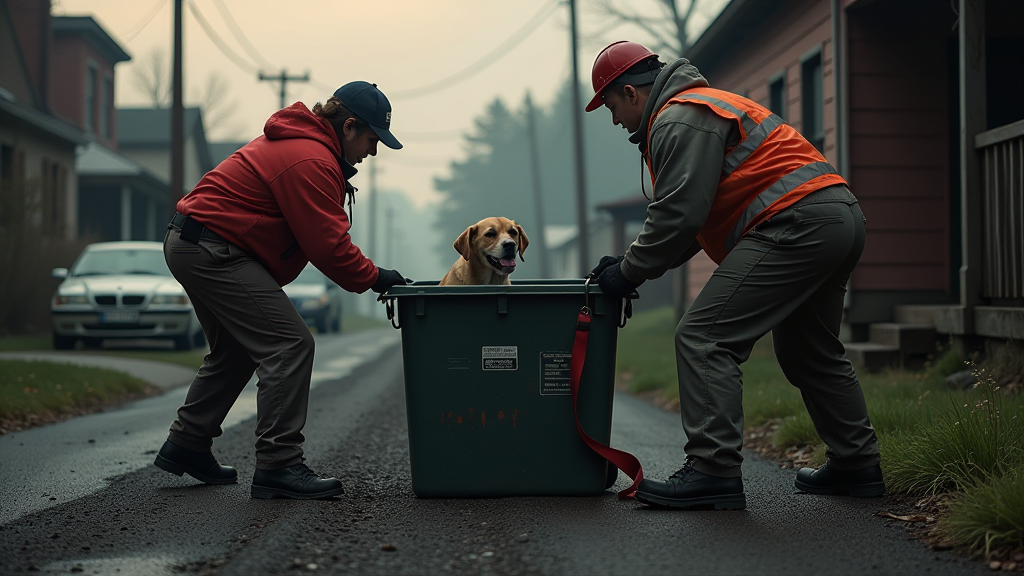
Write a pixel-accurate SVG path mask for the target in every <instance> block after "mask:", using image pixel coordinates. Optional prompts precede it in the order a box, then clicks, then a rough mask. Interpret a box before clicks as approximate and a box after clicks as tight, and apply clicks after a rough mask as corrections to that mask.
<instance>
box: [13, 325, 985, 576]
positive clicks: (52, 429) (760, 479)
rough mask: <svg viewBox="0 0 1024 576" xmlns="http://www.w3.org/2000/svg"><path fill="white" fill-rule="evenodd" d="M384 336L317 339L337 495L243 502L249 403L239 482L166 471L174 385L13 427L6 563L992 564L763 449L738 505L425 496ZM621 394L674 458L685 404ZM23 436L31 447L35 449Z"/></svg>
mask: <svg viewBox="0 0 1024 576" xmlns="http://www.w3.org/2000/svg"><path fill="white" fill-rule="evenodd" d="M372 334H377V333H367V334H363V335H361V336H360V335H343V336H341V337H334V338H331V337H326V338H323V339H320V340H318V352H317V354H318V358H322V359H323V360H318V362H323V363H318V367H317V370H318V373H319V374H320V375H321V376H324V375H326V374H327V373H329V372H330V370H327V369H326V367H327V363H329V362H335V363H340V364H335V366H341V365H344V366H345V369H344V370H343V371H344V372H345V373H344V374H342V375H340V376H338V377H337V378H335V379H321V380H319V382H320V385H319V386H317V387H316V388H315V389H314V390H313V392H312V394H311V399H310V412H309V420H308V423H307V425H306V429H305V434H306V438H307V442H306V455H307V463H308V464H309V465H310V466H311V467H312V468H313V469H314V470H316V471H318V472H321V473H323V474H330V475H336V476H337V477H339V478H341V479H342V480H343V481H344V482H345V486H346V494H345V495H344V496H342V497H340V498H337V499H334V500H330V501H285V500H270V501H266V500H252V499H250V498H249V496H248V488H249V480H250V479H251V476H252V473H253V468H254V462H253V454H252V444H253V428H254V422H253V419H252V417H251V415H250V416H245V415H244V411H243V412H241V413H239V414H236V416H235V420H236V422H235V423H234V425H232V426H231V427H229V428H227V429H226V432H225V434H224V436H223V437H222V438H220V439H218V440H217V441H216V444H215V447H214V449H215V452H216V454H217V456H218V457H219V458H220V460H221V461H222V462H226V463H230V464H232V465H235V466H236V467H238V470H239V483H238V484H237V485H228V486H203V485H199V484H197V483H195V482H194V481H191V480H190V479H188V478H187V477H186V478H185V479H182V478H178V477H176V476H173V475H170V474H167V473H166V472H163V471H161V470H158V469H156V468H155V467H153V466H152V465H151V464H150V463H151V461H152V458H153V453H154V451H155V450H156V449H158V448H159V444H160V442H161V441H162V439H163V437H164V435H165V434H166V427H167V425H168V424H169V422H170V418H172V417H173V411H174V408H175V407H176V406H177V402H180V396H179V395H180V394H183V391H172V392H170V393H168V394H166V395H165V396H162V397H160V398H152V399H148V400H145V401H142V402H138V403H136V404H135V405H133V406H130V407H127V408H125V409H124V410H121V411H117V412H109V413H106V414H100V415H95V416H90V417H86V418H81V419H77V420H73V421H69V422H64V423H61V424H57V425H54V426H49V427H46V428H41V429H38V430H30V431H26V432H21V433H16V434H10V435H7V436H4V437H0V462H3V466H2V469H3V472H0V481H2V486H3V488H2V492H3V494H4V496H3V498H2V499H0V504H2V508H0V513H2V520H0V574H20V573H28V572H33V573H36V572H43V573H62V574H66V573H69V572H82V573H84V574H181V573H205V574H224V575H236V574H237V575H249V574H295V573H301V572H307V573H328V574H382V575H383V574H387V575H391V574H410V575H412V574H417V575H418V574H550V575H562V574H586V575H602V574H637V575H640V574H686V573H697V574H786V575H790V574H794V573H796V574H924V573H928V574H982V573H986V572H987V570H986V569H985V568H984V567H983V566H982V565H981V564H979V563H971V562H968V561H966V560H964V559H962V558H960V557H958V556H956V555H954V554H952V553H950V552H935V551H932V550H929V549H927V548H925V547H924V546H922V545H921V544H920V543H919V542H917V541H913V540H909V539H908V538H907V535H906V533H905V532H904V531H903V529H902V527H899V526H895V525H892V524H890V523H889V521H886V520H882V519H880V518H878V517H875V516H873V513H874V512H876V511H878V510H881V509H883V508H884V501H882V500H858V499H851V498H845V497H819V496H812V495H807V494H800V493H797V492H796V491H795V490H794V488H793V476H794V474H795V473H794V472H793V471H789V470H783V469H780V468H779V467H778V466H777V465H775V464H772V463H770V462H764V461H758V460H756V459H754V458H753V457H750V458H748V460H747V461H746V463H745V464H744V479H745V485H746V493H747V502H748V504H747V509H746V510H745V511H719V512H715V511H684V512H680V511H664V510H655V509H650V508H647V507H644V506H643V505H640V504H638V503H636V502H635V501H631V500H630V501H623V500H618V499H617V498H616V497H615V492H614V490H618V489H621V488H623V487H625V486H626V484H627V483H626V480H625V477H624V476H622V475H620V478H619V481H618V483H617V484H616V486H615V487H614V488H613V489H612V490H610V491H608V492H606V493H605V494H604V495H602V496H597V497H576V498H564V497H543V498H524V497H519V498H498V499H421V498H417V497H416V496H415V495H414V494H413V492H412V488H411V475H410V468H409V445H408V434H407V424H406V411H405V409H406V407H405V396H404V391H403V373H402V363H401V348H400V347H399V346H398V345H397V339H396V338H394V337H391V339H390V340H389V339H388V337H382V338H383V340H377V341H375V340H374V338H373V337H371V335H372ZM359 346H363V347H364V348H363V349H362V351H361V352H360V353H359V354H352V353H351V350H352V348H354V347H356V348H357V347H359ZM370 348H372V350H370ZM346 351H347V352H346ZM339 374H340V372H339ZM160 402H164V403H165V404H164V405H159V403H160ZM150 404H153V406H151V405H150ZM614 411H615V413H614V420H613V422H614V424H613V444H614V445H615V446H617V447H620V448H623V449H626V450H630V451H632V452H633V453H634V454H636V455H637V456H638V457H639V458H640V460H641V461H642V462H643V463H644V466H645V472H646V474H647V476H649V477H664V476H667V475H668V474H670V473H671V472H673V471H674V470H675V469H676V468H678V466H679V465H680V463H681V461H682V452H681V446H682V443H683V442H682V441H683V437H682V431H681V427H680V424H679V421H678V417H677V415H675V414H671V413H666V412H664V411H661V410H660V409H657V408H655V407H652V406H650V405H648V404H646V403H645V402H643V401H640V400H637V399H635V398H632V397H630V396H627V395H617V396H616V398H615V409H614ZM122 413H123V414H122ZM136 413H137V414H136ZM130 414H136V415H135V416H129V415H130ZM90 418H92V419H95V420H101V421H104V422H116V423H117V424H116V425H113V424H111V425H109V426H108V425H106V424H96V426H99V427H100V428H102V429H103V430H106V431H107V433H106V435H99V434H97V433H95V432H93V433H90V432H88V431H87V430H88V426H86V424H84V423H83V422H86V421H87V420H88V419H90ZM108 419H109V420H108ZM90 439H92V440H93V442H89V440H90ZM22 444H31V451H30V452H31V453H30V454H29V453H26V452H27V451H26V450H25V446H22ZM12 462H16V463H17V464H16V466H17V470H16V472H15V473H9V472H8V470H9V469H11V470H13V469H14V468H9V467H10V466H11V463H12ZM79 462H81V464H79ZM72 465H74V466H80V468H69V466H72ZM62 466H63V468H61V467H62ZM72 469H74V470H76V471H75V472H71V471H70V470H72ZM538 473H539V474H540V473H543V471H538ZM83 476H85V477H88V478H87V479H86V480H85V481H83V480H82V477H83ZM12 488H13V489H14V490H15V492H13V493H14V494H15V497H14V498H13V499H12V498H9V497H8V494H10V493H11V492H9V491H10V490H12ZM26 490H27V491H28V492H26ZM33 491H34V492H33ZM26 494H27V495H26ZM44 494H49V496H44ZM33 495H37V496H33ZM50 498H56V499H55V500H50ZM38 501H43V504H42V505H39V502H38ZM26 502H28V503H27V504H26Z"/></svg>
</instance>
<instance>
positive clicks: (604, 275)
mask: <svg viewBox="0 0 1024 576" xmlns="http://www.w3.org/2000/svg"><path fill="white" fill-rule="evenodd" d="M606 258H607V256H606ZM601 260H602V261H604V258H602V259H601ZM613 264H614V265H611V264H609V265H608V266H605V268H604V270H602V271H601V274H599V275H598V277H597V284H598V286H600V287H601V291H602V292H604V293H605V294H607V295H609V296H611V297H612V298H626V297H627V296H629V295H630V294H632V293H633V290H636V289H637V287H638V286H640V284H639V283H637V282H633V281H632V280H630V279H628V278H626V277H625V276H623V275H622V267H621V266H620V265H619V263H618V262H614V263H613ZM598 266H600V264H598Z"/></svg>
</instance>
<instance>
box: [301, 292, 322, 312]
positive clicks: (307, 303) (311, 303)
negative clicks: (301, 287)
mask: <svg viewBox="0 0 1024 576" xmlns="http://www.w3.org/2000/svg"><path fill="white" fill-rule="evenodd" d="M324 306H327V294H324V295H322V296H320V297H319V298H310V299H309V300H303V301H302V308H303V309H305V310H310V309H313V308H323V307H324Z"/></svg>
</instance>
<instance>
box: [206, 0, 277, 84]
mask: <svg viewBox="0 0 1024 576" xmlns="http://www.w3.org/2000/svg"><path fill="white" fill-rule="evenodd" d="M214 6H216V7H217V10H218V11H219V12H220V15H221V18H222V19H223V20H224V22H225V23H226V24H227V25H228V28H230V29H231V34H232V35H233V36H234V37H235V40H237V41H238V43H239V44H241V46H242V48H243V49H244V50H245V51H246V53H247V54H249V58H251V59H252V61H253V62H258V63H259V64H260V65H261V66H263V67H264V68H271V69H274V68H277V66H274V65H273V64H271V63H270V61H269V60H267V59H266V58H264V57H263V54H260V51H259V50H257V49H256V47H255V46H253V44H252V42H250V41H249V38H248V37H247V36H246V35H245V32H243V31H242V28H241V27H240V26H239V25H238V21H237V20H235V17H234V16H232V15H231V11H230V10H228V7H227V4H225V3H224V0H215V2H214Z"/></svg>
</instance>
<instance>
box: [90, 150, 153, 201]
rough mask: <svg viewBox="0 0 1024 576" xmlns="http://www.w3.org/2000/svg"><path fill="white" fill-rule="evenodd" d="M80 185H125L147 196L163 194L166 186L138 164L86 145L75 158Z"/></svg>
mask: <svg viewBox="0 0 1024 576" xmlns="http://www.w3.org/2000/svg"><path fill="white" fill-rule="evenodd" d="M75 171H76V172H77V173H78V178H79V182H81V183H83V184H85V183H90V182H95V183H108V184H109V183H115V184H116V183H120V184H128V185H131V186H133V187H135V188H136V189H138V190H142V191H147V192H149V193H150V194H154V195H161V194H165V193H166V190H167V187H168V183H167V181H166V180H164V179H162V178H161V177H159V176H157V175H156V174H153V173H152V172H150V171H149V170H147V169H146V168H145V167H144V166H142V165H141V164H139V163H137V162H135V161H133V160H132V159H130V158H126V157H124V156H122V155H121V154H118V153H117V152H114V151H113V150H111V149H109V148H107V147H106V146H103V145H102V144H99V143H97V142H89V144H88V145H86V146H85V147H84V148H83V149H82V150H81V151H80V152H79V153H78V155H77V156H76V157H75Z"/></svg>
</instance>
